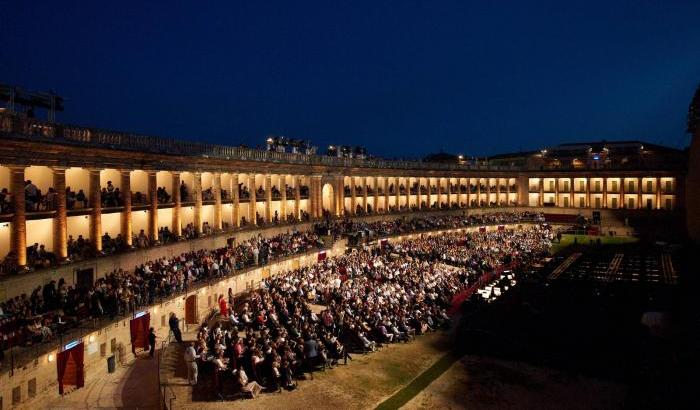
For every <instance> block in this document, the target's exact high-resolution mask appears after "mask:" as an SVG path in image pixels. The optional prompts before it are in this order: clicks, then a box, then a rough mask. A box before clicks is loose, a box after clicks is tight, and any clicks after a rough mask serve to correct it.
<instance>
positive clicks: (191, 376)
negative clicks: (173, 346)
mask: <svg viewBox="0 0 700 410" xmlns="http://www.w3.org/2000/svg"><path fill="white" fill-rule="evenodd" d="M198 358H199V355H197V352H195V350H194V342H191V343H190V345H189V346H188V347H187V349H185V363H186V364H187V380H189V382H190V384H191V385H193V386H194V385H195V384H197V359H198Z"/></svg>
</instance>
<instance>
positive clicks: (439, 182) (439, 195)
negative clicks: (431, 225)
mask: <svg viewBox="0 0 700 410" xmlns="http://www.w3.org/2000/svg"><path fill="white" fill-rule="evenodd" d="M442 180H443V178H438V179H437V203H438V209H442V193H443V192H444V191H443V188H442Z"/></svg>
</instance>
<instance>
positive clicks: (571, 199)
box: [569, 177, 577, 208]
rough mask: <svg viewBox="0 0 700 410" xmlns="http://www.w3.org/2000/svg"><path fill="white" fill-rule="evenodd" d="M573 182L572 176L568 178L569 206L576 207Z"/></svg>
mask: <svg viewBox="0 0 700 410" xmlns="http://www.w3.org/2000/svg"><path fill="white" fill-rule="evenodd" d="M574 182H575V181H574V178H573V177H571V178H569V184H570V185H569V206H570V207H573V208H576V206H577V205H576V204H575V202H576V195H575V191H574Z"/></svg>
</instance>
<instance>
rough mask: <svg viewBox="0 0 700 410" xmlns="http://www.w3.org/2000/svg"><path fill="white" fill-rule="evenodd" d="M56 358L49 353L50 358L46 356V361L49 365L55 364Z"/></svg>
mask: <svg viewBox="0 0 700 410" xmlns="http://www.w3.org/2000/svg"><path fill="white" fill-rule="evenodd" d="M55 358H56V357H55V356H54V354H53V353H49V354H48V356H46V360H48V361H49V363H51V362H53V361H54V359H55Z"/></svg>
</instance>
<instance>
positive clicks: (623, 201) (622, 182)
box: [618, 177, 627, 209]
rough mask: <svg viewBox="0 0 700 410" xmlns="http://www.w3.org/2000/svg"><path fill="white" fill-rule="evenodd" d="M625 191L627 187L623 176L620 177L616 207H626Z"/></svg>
mask: <svg viewBox="0 0 700 410" xmlns="http://www.w3.org/2000/svg"><path fill="white" fill-rule="evenodd" d="M626 193H627V188H626V187H625V177H621V178H620V203H619V204H618V208H624V209H626V208H627V198H625V194H626Z"/></svg>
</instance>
